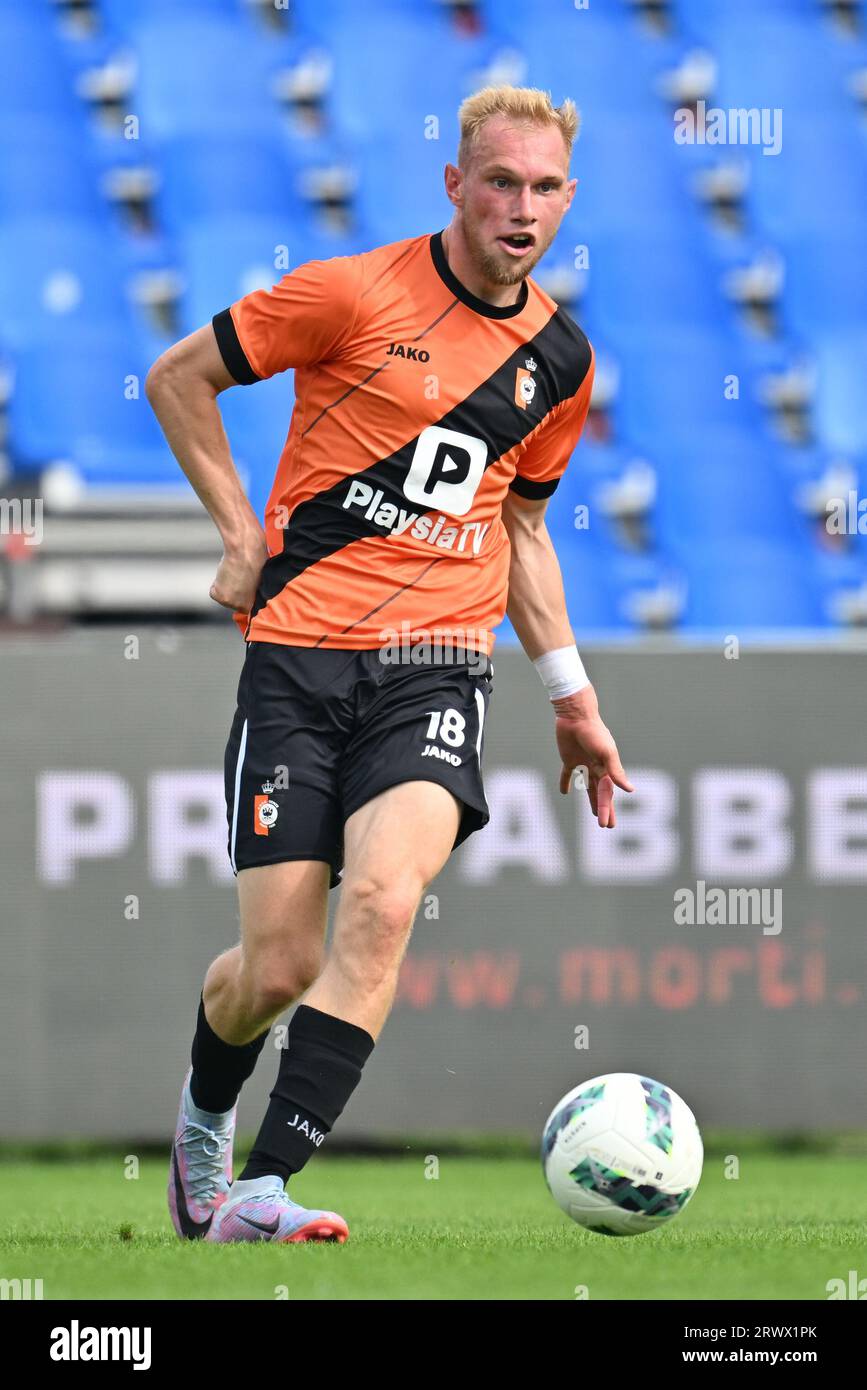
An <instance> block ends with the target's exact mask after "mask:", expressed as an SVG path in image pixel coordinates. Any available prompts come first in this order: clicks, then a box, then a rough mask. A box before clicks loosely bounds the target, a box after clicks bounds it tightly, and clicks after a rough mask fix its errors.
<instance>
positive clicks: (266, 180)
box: [157, 132, 303, 230]
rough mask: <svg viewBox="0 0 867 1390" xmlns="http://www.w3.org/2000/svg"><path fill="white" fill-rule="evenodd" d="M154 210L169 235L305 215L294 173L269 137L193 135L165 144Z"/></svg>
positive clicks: (265, 134) (279, 146) (279, 145)
mask: <svg viewBox="0 0 867 1390" xmlns="http://www.w3.org/2000/svg"><path fill="white" fill-rule="evenodd" d="M158 167H159V173H160V177H161V186H160V190H159V193H158V197H157V208H158V213H159V216H160V219H161V221H162V222H163V224H164V225H165V226H167V227H169V228H170V229H176V230H183V229H184V228H187V227H190V226H192V225H194V224H195V223H196V222H199V221H210V220H211V219H212V218H221V217H232V216H235V215H237V214H238V212H239V211H243V215H244V216H245V217H271V218H275V219H276V218H279V217H285V218H286V219H288V220H296V219H297V218H299V217H300V216H301V214H302V211H303V201H302V199H301V196H300V194H299V191H298V187H297V170H296V169H295V168H293V166H292V164H291V162H290V161H289V160H288V159H287V157H286V153H285V147H284V145H283V144H282V143H281V142H280V141H279V140H278V139H276V138H275V137H273V136H270V135H269V134H268V132H262V133H261V134H259V135H258V136H255V137H254V136H252V135H251V134H249V133H244V134H240V135H237V134H220V133H217V134H214V133H211V134H208V135H204V134H201V133H200V134H197V135H183V136H178V137H177V138H175V139H173V140H169V141H166V142H165V144H164V146H163V148H162V149H161V150H160V155H159V165H158Z"/></svg>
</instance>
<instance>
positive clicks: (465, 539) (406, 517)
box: [343, 481, 491, 555]
mask: <svg viewBox="0 0 867 1390" xmlns="http://www.w3.org/2000/svg"><path fill="white" fill-rule="evenodd" d="M384 497H385V493H384V492H383V491H382V489H381V488H375V489H374V488H372V487H371V486H370V483H360V482H357V481H356V482H353V483H350V485H349V488H348V490H347V493H346V496H345V497H344V499H343V507H344V510H345V511H348V510H349V508H351V507H358V508H359V509H360V510H361V511H362V512H363V513H364V516H365V518H366V520H367V521H372V522H374V524H375V525H376V526H385V527H387V528H388V532H389V535H392V536H402V535H403V534H404V532H405V531H408V532H409V534H410V535H411V536H414V537H415V539H416V540H417V541H427V543H428V545H434V546H436V547H437V549H438V550H466V548H467V545H469V547H470V549H471V550H472V552H473V554H474V555H478V554H479V552H480V550H481V548H482V541H483V540H484V539H485V533H486V532H487V531H489V530H490V525H491V524H490V522H486V523H485V525H484V526H483V525H482V523H481V522H480V521H465V522H464V523H463V525H462V526H449V525H447V522H448V520H449V518H448V517H446V516H443V515H442V513H440V515H439V516H423V515H422V514H421V512H413V511H408V510H407V508H405V507H398V506H397V505H396V504H395V503H394V502H385V501H384V500H383V499H384Z"/></svg>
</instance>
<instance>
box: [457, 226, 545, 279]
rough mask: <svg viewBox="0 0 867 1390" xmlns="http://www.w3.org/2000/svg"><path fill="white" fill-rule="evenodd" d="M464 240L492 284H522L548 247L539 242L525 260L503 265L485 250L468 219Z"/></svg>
mask: <svg viewBox="0 0 867 1390" xmlns="http://www.w3.org/2000/svg"><path fill="white" fill-rule="evenodd" d="M464 240H465V241H466V243H467V247H468V249H469V252H470V255H471V256H472V258H473V260H474V261H475V263H476V265H477V266H478V268H479V271H480V272H481V274H482V275H484V277H485V279H486V280H489V281H490V283H491V284H492V285H520V283H521V281H522V280H525V279H526V278H527V276H528V275H529V274H530V271H531V270H532V269H533V267H534V266H535V265H537V264H538V262H539V261H540V260H541V258H542V256H543V255H544V253H545V251H546V250H547V249H548V248H547V247H546V246H541V247H540V246H539V245H538V243H537V244H536V246H535V248H534V251H533V252H531V253H530V255H529V256H526V257H525V258H524V260H522V261H518V262H517V263H516V264H515V265H502V264H501V263H500V262H499V261H498V260H496V259H495V257H494V256H492V255H491V253H490V252H489V251H486V250H485V248H484V246H483V245H482V243H481V241H480V240H479V238H478V237H477V236H476V231H475V228H474V227H473V226H472V225H471V224H469V223H468V222H467V221H466V219H464Z"/></svg>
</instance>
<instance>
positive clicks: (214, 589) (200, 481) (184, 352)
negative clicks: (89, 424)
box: [145, 324, 268, 613]
mask: <svg viewBox="0 0 867 1390" xmlns="http://www.w3.org/2000/svg"><path fill="white" fill-rule="evenodd" d="M234 385H235V379H234V377H232V376H231V374H230V373H229V371H228V369H227V367H226V365H225V363H224V361H223V358H222V356H221V354H220V349H219V348H218V346H217V340H216V337H215V335H214V330H213V327H212V326H211V324H208V325H207V326H206V327H204V328H199V329H197V331H196V332H195V333H191V334H190V335H189V336H188V337H186V338H183V339H181V341H180V342H179V343H175V344H174V346H173V347H170V348H169V349H168V351H167V352H164V353H163V354H162V356H161V357H158V358H157V360H156V362H155V363H154V365H153V366H152V367H151V369H150V371H149V372H148V375H147V380H146V381H145V392H146V394H147V398H148V400H149V401H150V403H151V406H152V408H153V411H154V414H155V415H156V417H157V419H158V420H159V422H160V425H161V426H162V429H163V433H164V434H165V436H166V439H167V441H168V443H169V447H170V448H171V450H172V453H173V454H174V456H175V458H176V459H177V461H178V463H179V464H180V466H181V468H182V469H183V470H184V473H185V474H186V475H187V477H188V478H189V480H190V483H191V484H192V486H193V488H194V489H195V491H196V493H197V495H198V496H199V498H200V499H201V501H202V503H203V504H204V506H205V507H206V508H207V510H208V512H209V514H210V516H211V517H212V519H213V521H214V524H215V526H216V527H217V530H218V531H219V533H220V536H221V537H222V541H223V558H222V560H221V561H220V564H219V567H218V569H217V573H216V576H215V578H214V582H213V584H212V585H211V589H210V594H211V598H212V599H213V600H214V601H215V602H216V603H219V604H222V606H223V607H224V608H231V609H233V610H235V611H239V612H242V613H248V612H249V611H250V609H251V608H252V606H253V601H254V599H255V597H256V585H257V583H258V581H259V576H260V574H261V572H262V566H263V564H264V563H265V560H266V559H267V558H268V546H267V543H266V541H265V533H264V531H263V530H262V527H261V525H260V523H259V521H258V519H257V517H256V514H255V512H254V511H253V508H252V507H251V506H250V503H249V501H248V499H247V495H246V493H245V492H244V489H243V487H242V485H241V480H240V478H239V477H238V472H237V469H236V468H235V465H234V463H233V462H232V453H231V449H230V447H229V441H228V439H227V437H226V431H225V429H224V428H223V421H222V417H221V415H220V410H219V407H218V405H217V396H218V395H219V393H220V392H221V391H225V390H226V388H227V387H229V386H234Z"/></svg>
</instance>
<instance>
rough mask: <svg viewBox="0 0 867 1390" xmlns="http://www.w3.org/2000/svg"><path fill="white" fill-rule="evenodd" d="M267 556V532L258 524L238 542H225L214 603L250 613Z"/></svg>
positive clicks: (211, 592) (212, 588)
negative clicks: (257, 526) (232, 543)
mask: <svg viewBox="0 0 867 1390" xmlns="http://www.w3.org/2000/svg"><path fill="white" fill-rule="evenodd" d="M267 559H268V543H267V541H266V540H265V532H264V531H263V530H262V528H261V527H259V528H258V529H257V530H256V531H251V532H249V533H248V534H247V535H245V537H244V539H243V540H242V541H240V542H238V544H236V545H231V546H230V545H226V546H225V547H224V550H223V558H222V560H221V561H220V564H219V566H218V568H217V573H216V575H215V577H214V582H213V584H212V585H211V587H210V590H209V593H210V596H211V598H212V599H213V600H214V602H215V603H219V604H220V605H221V606H222V607H223V608H231V609H232V610H233V612H235V613H244V614H248V613H249V612H250V610H251V608H252V607H253V604H254V603H255V601H256V590H257V588H258V586H259V578H260V576H261V573H262V566H263V565H264V563H265V561H266V560H267Z"/></svg>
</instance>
